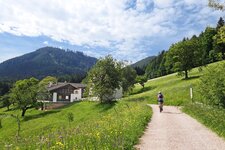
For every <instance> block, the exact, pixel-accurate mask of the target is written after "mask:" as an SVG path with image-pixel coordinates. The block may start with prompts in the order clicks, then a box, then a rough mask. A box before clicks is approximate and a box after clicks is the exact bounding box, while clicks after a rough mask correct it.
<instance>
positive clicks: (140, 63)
mask: <svg viewBox="0 0 225 150" xmlns="http://www.w3.org/2000/svg"><path fill="white" fill-rule="evenodd" d="M155 57H156V56H149V57H147V58H144V59H142V60H139V61H138V62H136V63H134V64H132V65H131V67H133V68H135V67H139V68H144V67H146V66H147V65H148V63H149V62H150V61H151V60H152V59H154V58H155Z"/></svg>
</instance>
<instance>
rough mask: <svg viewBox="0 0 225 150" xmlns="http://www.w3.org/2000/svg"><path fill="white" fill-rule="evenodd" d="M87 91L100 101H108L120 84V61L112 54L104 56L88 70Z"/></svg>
mask: <svg viewBox="0 0 225 150" xmlns="http://www.w3.org/2000/svg"><path fill="white" fill-rule="evenodd" d="M86 81H87V82H88V90H87V91H88V92H89V94H91V95H93V96H97V97H98V98H99V99H100V101H101V102H110V101H111V100H112V99H113V97H112V95H113V93H114V92H115V90H116V89H119V88H120V86H121V82H122V78H121V63H119V62H117V61H116V60H114V59H113V58H112V56H106V57H105V58H101V59H100V60H98V61H97V63H96V64H95V65H94V67H93V68H92V69H91V70H90V71H89V72H88V76H87V79H86Z"/></svg>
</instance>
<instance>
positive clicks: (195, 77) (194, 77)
mask: <svg viewBox="0 0 225 150" xmlns="http://www.w3.org/2000/svg"><path fill="white" fill-rule="evenodd" d="M197 78H200V76H191V77H189V78H187V79H182V80H193V79H197Z"/></svg>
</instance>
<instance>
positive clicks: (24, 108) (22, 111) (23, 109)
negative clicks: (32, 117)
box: [22, 108, 27, 117]
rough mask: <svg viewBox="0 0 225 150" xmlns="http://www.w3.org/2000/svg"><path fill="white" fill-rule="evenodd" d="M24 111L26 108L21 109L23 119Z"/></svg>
mask: <svg viewBox="0 0 225 150" xmlns="http://www.w3.org/2000/svg"><path fill="white" fill-rule="evenodd" d="M26 110H27V109H26V108H24V109H22V117H24V115H25V113H26Z"/></svg>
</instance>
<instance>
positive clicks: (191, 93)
mask: <svg viewBox="0 0 225 150" xmlns="http://www.w3.org/2000/svg"><path fill="white" fill-rule="evenodd" d="M190 97H191V100H192V101H193V88H192V87H190Z"/></svg>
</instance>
